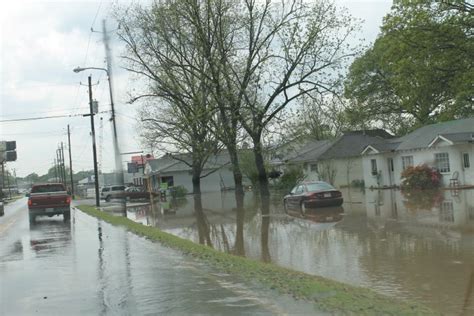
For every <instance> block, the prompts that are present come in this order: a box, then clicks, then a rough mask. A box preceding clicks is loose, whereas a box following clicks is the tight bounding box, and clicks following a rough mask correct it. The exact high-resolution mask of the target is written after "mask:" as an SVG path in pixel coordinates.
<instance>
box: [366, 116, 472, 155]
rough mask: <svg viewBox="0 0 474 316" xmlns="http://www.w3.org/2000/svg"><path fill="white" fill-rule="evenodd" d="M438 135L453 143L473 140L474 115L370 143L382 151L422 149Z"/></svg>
mask: <svg viewBox="0 0 474 316" xmlns="http://www.w3.org/2000/svg"><path fill="white" fill-rule="evenodd" d="M438 136H442V137H444V138H445V139H447V140H449V141H451V142H453V143H466V142H472V141H473V137H474V117H471V118H466V119H461V120H454V121H447V122H441V123H436V124H431V125H426V126H423V127H420V128H418V129H416V130H414V131H413V132H411V133H409V134H407V135H405V136H402V137H399V138H392V139H388V140H384V141H383V142H382V143H381V142H379V141H377V142H374V143H370V144H368V145H370V146H371V147H373V148H375V149H376V150H378V151H380V152H384V151H390V150H412V149H420V148H427V147H429V145H430V144H431V143H432V142H433V140H435V139H436V138H437V137H438ZM365 147H367V146H365ZM363 150H364V149H362V150H361V151H360V152H362V151H363Z"/></svg>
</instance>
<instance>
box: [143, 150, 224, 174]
mask: <svg viewBox="0 0 474 316" xmlns="http://www.w3.org/2000/svg"><path fill="white" fill-rule="evenodd" d="M177 158H179V160H178V159H176V158H174V157H173V156H172V155H164V156H162V157H161V158H158V159H152V160H148V162H147V164H148V165H149V166H150V168H151V173H152V174H158V173H169V172H181V171H191V167H190V166H189V165H188V164H187V163H186V162H188V163H191V157H190V155H179V157H177ZM228 164H230V158H229V154H228V153H227V152H221V153H219V154H217V155H212V156H210V157H209V158H208V160H207V162H206V163H205V164H204V168H203V171H205V170H212V169H218V168H221V167H223V166H225V165H228Z"/></svg>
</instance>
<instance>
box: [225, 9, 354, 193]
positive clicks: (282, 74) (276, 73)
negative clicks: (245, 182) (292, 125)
mask: <svg viewBox="0 0 474 316" xmlns="http://www.w3.org/2000/svg"><path fill="white" fill-rule="evenodd" d="M239 5H240V11H239V15H240V18H239V19H238V21H239V22H240V23H238V24H237V25H236V29H237V30H238V31H237V32H236V34H237V35H236V36H235V37H234V42H235V49H236V53H235V54H234V55H233V56H234V57H233V59H232V60H231V62H229V64H228V65H226V68H225V71H224V72H223V77H224V78H225V81H226V83H227V85H228V86H230V87H234V88H233V89H231V91H233V92H234V93H230V94H227V96H228V97H229V103H230V104H234V103H235V104H238V106H236V107H235V108H236V109H238V111H239V118H240V122H241V124H242V126H243V127H244V129H245V130H246V131H247V133H248V134H249V136H250V138H251V139H252V142H253V150H254V155H255V163H256V166H257V169H258V172H259V182H260V192H261V194H262V196H265V195H267V196H268V195H269V191H268V177H267V172H266V170H265V166H264V159H263V146H262V135H263V133H264V131H265V128H266V127H267V125H268V124H269V123H270V122H272V120H274V118H275V117H276V116H277V115H278V114H279V113H280V112H281V111H282V110H283V109H285V107H286V106H287V105H289V104H291V103H292V102H294V101H295V100H297V99H298V98H300V97H302V96H304V95H308V94H326V93H335V90H336V87H337V86H339V84H340V82H341V74H340V71H341V67H342V66H344V65H345V63H346V62H347V61H348V59H349V58H350V57H351V56H353V55H354V54H355V53H356V52H355V51H354V50H350V51H349V50H348V49H349V47H348V45H347V43H346V42H347V39H348V37H349V35H350V34H352V32H353V31H354V30H355V28H354V26H353V22H352V20H351V18H350V17H349V16H347V15H345V14H344V13H342V12H338V10H337V8H336V6H335V5H334V4H333V3H331V2H329V1H318V2H314V3H307V2H305V1H298V0H291V1H290V0H288V1H285V0H283V1H281V2H279V3H278V4H274V3H273V2H271V1H264V2H262V1H257V0H245V1H241V2H239Z"/></svg>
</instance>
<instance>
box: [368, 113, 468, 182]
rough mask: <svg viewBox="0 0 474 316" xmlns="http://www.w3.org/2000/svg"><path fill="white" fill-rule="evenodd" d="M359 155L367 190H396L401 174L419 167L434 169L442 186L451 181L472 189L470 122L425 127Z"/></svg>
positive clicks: (458, 121) (374, 146)
mask: <svg viewBox="0 0 474 316" xmlns="http://www.w3.org/2000/svg"><path fill="white" fill-rule="evenodd" d="M361 154H362V157H363V159H362V160H363V169H364V181H365V185H366V186H367V187H391V186H399V185H400V184H401V173H402V172H403V170H405V169H406V168H407V167H408V166H413V165H421V164H427V165H429V166H431V167H433V168H436V169H438V170H439V172H440V173H441V175H442V176H443V177H442V181H443V185H444V186H449V185H450V180H451V179H456V180H457V183H458V184H461V185H474V167H472V166H471V165H472V159H473V158H472V157H474V118H467V119H461V120H454V121H448V122H442V123H437V124H431V125H427V126H424V127H421V128H419V129H417V130H415V131H413V132H411V133H409V134H407V135H405V136H403V137H399V138H392V139H387V140H385V141H384V142H378V143H372V144H369V145H367V146H366V147H365V148H364V149H363V150H362V151H361Z"/></svg>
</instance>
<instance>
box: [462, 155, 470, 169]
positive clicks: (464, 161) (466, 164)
mask: <svg viewBox="0 0 474 316" xmlns="http://www.w3.org/2000/svg"><path fill="white" fill-rule="evenodd" d="M462 165H463V166H464V168H469V167H470V166H471V162H470V161H469V154H468V153H463V154H462Z"/></svg>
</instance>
